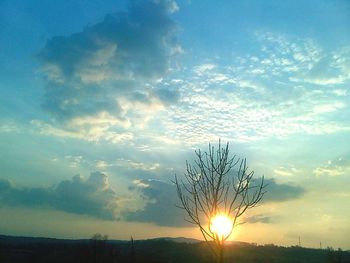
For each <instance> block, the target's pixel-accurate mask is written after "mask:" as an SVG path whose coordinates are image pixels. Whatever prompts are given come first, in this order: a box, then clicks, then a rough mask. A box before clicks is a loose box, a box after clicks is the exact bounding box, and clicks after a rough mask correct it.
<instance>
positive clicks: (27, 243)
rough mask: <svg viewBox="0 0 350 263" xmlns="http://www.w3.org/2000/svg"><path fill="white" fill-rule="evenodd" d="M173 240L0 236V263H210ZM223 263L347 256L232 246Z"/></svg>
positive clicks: (346, 255)
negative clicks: (132, 240)
mask: <svg viewBox="0 0 350 263" xmlns="http://www.w3.org/2000/svg"><path fill="white" fill-rule="evenodd" d="M175 241H178V240H177V239H174V240H172V239H152V240H143V241H134V242H131V241H129V242H127V241H112V240H103V239H91V240H63V239H49V238H23V237H8V236H1V235H0V262H1V263H17V262H18V263H19V262H26V263H31V262H35V263H39V262H45V263H46V262H47V263H50V262H57V263H58V262H62V263H63V262H64V263H70V262H74V263H77V262H84V263H112V262H114V263H117V262H118V263H122V262H130V263H141V262H147V263H152V262H168V263H171V262H179V263H180V262H184V263H185V262H188V263H197V262H198V263H199V262H200V263H206V262H208V263H209V262H213V258H212V257H211V255H210V254H209V251H208V248H207V245H206V244H205V243H203V242H193V243H182V242H175ZM225 253H226V261H225V262H227V263H228V262H234V263H267V262H269V263H274V262H276V263H284V262H285V263H287V262H288V263H292V262H293V263H294V262H295V263H303V262H305V263H306V262H307V263H313V262H314V263H333V262H334V263H350V252H349V251H341V250H333V249H331V248H328V249H308V248H301V247H288V248H286V247H278V246H274V245H265V246H257V245H253V244H247V243H233V244H230V245H228V246H227V248H226V252H225Z"/></svg>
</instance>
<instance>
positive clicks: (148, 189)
mask: <svg viewBox="0 0 350 263" xmlns="http://www.w3.org/2000/svg"><path fill="white" fill-rule="evenodd" d="M130 189H131V190H136V191H138V192H139V193H140V194H141V195H142V196H143V197H144V199H145V200H147V203H146V205H145V207H144V209H142V210H139V211H135V212H131V213H129V214H127V215H126V216H125V218H126V220H128V221H137V222H149V223H155V224H156V225H159V226H175V227H183V226H189V223H187V222H186V221H185V220H184V218H185V214H184V211H183V210H181V209H179V208H177V207H176V206H175V204H177V203H178V200H177V193H176V188H175V186H174V185H172V184H170V183H166V182H163V181H160V180H136V181H134V186H132V187H131V188H130Z"/></svg>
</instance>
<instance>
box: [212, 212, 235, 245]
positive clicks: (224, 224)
mask: <svg viewBox="0 0 350 263" xmlns="http://www.w3.org/2000/svg"><path fill="white" fill-rule="evenodd" d="M209 227H210V232H212V233H213V234H215V235H216V237H217V238H218V239H220V240H225V239H227V238H228V237H229V236H230V235H231V233H232V228H233V221H232V220H231V219H230V218H229V217H228V216H227V215H225V214H217V215H215V216H214V217H212V218H211V220H210V226H209Z"/></svg>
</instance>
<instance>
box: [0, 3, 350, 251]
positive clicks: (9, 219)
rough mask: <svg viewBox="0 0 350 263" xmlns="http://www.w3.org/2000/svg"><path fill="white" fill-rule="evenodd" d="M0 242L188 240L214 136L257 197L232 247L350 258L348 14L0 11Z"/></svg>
mask: <svg viewBox="0 0 350 263" xmlns="http://www.w3.org/2000/svg"><path fill="white" fill-rule="evenodd" d="M0 25H1V26H0V49H1V53H0V80H1V81H0V91H1V97H0V214H1V217H0V233H1V234H8V235H21V236H46V237H60V238H89V237H91V236H92V235H93V234H94V233H102V234H107V235H108V236H109V238H111V239H129V238H130V236H131V235H132V236H133V237H134V239H144V238H152V237H160V236H171V237H177V236H184V237H191V238H198V239H200V238H201V234H200V232H199V230H197V229H196V228H193V227H192V226H191V225H188V224H187V223H186V221H184V216H185V214H184V212H183V211H182V210H180V209H178V208H176V207H175V204H176V203H178V200H177V196H176V191H175V187H174V185H173V184H172V180H173V178H174V175H175V174H177V175H179V176H182V174H183V173H184V171H185V162H186V160H188V161H189V162H193V161H194V157H195V155H194V150H195V149H202V150H206V149H207V147H208V143H209V142H211V143H213V144H214V145H217V143H218V141H219V139H221V141H222V142H229V143H230V151H231V153H232V154H237V156H238V157H240V158H247V162H248V165H249V168H250V169H251V170H253V171H254V172H255V175H256V177H257V178H259V177H261V176H262V175H264V176H265V178H266V182H267V183H268V185H269V186H268V189H267V190H268V192H267V194H266V195H265V197H264V199H263V201H262V202H261V204H260V206H258V207H256V208H254V209H251V210H249V211H248V212H247V213H246V214H245V216H244V218H243V219H242V220H243V221H244V222H246V223H245V224H243V225H240V226H239V227H237V228H235V229H234V231H233V234H232V236H231V240H240V241H246V242H255V243H259V244H269V243H274V244H278V245H285V246H290V245H296V244H298V239H299V236H300V239H301V245H303V246H307V247H319V246H320V242H321V243H322V246H323V247H327V246H332V247H335V248H338V247H340V248H343V249H350V240H349V238H348V237H349V234H350V221H349V218H350V206H349V201H350V190H349V184H350V118H349V116H350V115H349V114H350V29H349V28H350V27H349V26H350V3H349V1H346V0H334V1H325V0H317V1H316V0H310V1H291V0H290V1H289V0H288V1H272V0H267V1H257V0H254V1H253V0H244V1H243V0H242V1H224V0H223V1H208V0H203V1H202V0H201V1H191V0H178V1H176V2H175V1H172V0H147V1H146V0H129V1H126V0H125V1H116V0H114V1H112V0H106V1H102V2H101V1H96V0H90V1H82V0H62V1H40V0H31V1H20V0H11V1H10V0H2V1H1V2H0Z"/></svg>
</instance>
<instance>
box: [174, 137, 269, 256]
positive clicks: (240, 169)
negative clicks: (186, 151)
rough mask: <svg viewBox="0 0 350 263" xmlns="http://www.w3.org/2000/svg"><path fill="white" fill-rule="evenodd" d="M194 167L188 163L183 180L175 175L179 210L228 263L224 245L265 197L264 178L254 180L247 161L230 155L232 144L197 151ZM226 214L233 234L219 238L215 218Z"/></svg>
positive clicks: (213, 250)
mask: <svg viewBox="0 0 350 263" xmlns="http://www.w3.org/2000/svg"><path fill="white" fill-rule="evenodd" d="M195 154H196V158H195V160H194V163H193V164H191V163H189V162H188V161H186V172H185V173H184V177H183V179H179V178H178V177H177V176H176V175H175V181H174V183H175V185H176V187H177V194H178V197H179V200H180V205H178V207H179V208H182V209H184V210H185V211H186V212H187V218H185V220H186V221H188V222H190V223H192V224H194V225H196V226H197V227H198V228H199V230H200V231H201V233H202V235H203V237H204V239H205V240H206V241H207V243H208V245H209V247H210V248H211V250H212V252H213V253H214V256H215V257H216V258H217V260H218V262H220V263H221V262H224V254H223V253H224V242H225V240H226V239H227V238H228V237H229V236H230V234H231V232H232V230H233V228H234V227H236V226H237V225H239V224H242V223H244V222H242V221H241V220H239V218H240V217H241V216H242V215H243V214H244V213H245V212H246V211H247V210H248V209H250V208H253V207H255V206H257V205H258V203H259V202H260V201H261V200H262V198H263V195H264V194H265V192H266V191H265V188H266V184H265V183H264V176H262V177H261V180H257V179H254V178H253V176H254V171H248V166H247V163H246V159H245V158H243V159H240V158H237V157H236V155H233V156H232V155H230V152H229V143H226V145H224V146H222V145H221V142H220V140H219V145H218V147H217V149H215V147H214V146H212V145H211V144H209V148H208V151H207V152H202V151H201V150H196V151H195ZM218 214H224V215H226V216H227V217H228V218H229V219H230V221H229V222H230V224H232V225H231V227H230V229H231V230H230V231H229V232H228V233H225V235H218V234H217V233H216V232H215V231H214V230H213V229H212V227H211V221H212V220H213V217H214V216H215V215H218Z"/></svg>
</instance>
